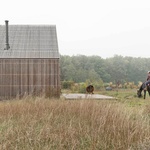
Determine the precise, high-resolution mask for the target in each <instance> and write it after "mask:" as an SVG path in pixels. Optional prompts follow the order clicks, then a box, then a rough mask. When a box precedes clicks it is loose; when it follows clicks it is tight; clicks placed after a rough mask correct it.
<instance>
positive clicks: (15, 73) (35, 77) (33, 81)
mask: <svg viewBox="0 0 150 150" xmlns="http://www.w3.org/2000/svg"><path fill="white" fill-rule="evenodd" d="M59 79H60V71H59V59H57V58H56V59H40V58H39V59H38V58H36V59H31V58H30V59H27V58H24V59H23V58H21V59H18V58H17V59H15V58H13V59H10V58H9V59H0V97H5V98H10V97H16V95H19V96H23V95H24V94H33V95H43V94H44V95H46V96H48V97H51V96H55V97H59V96H60V80H59Z"/></svg>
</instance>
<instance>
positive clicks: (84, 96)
mask: <svg viewBox="0 0 150 150" xmlns="http://www.w3.org/2000/svg"><path fill="white" fill-rule="evenodd" d="M62 96H63V97H64V98H65V99H68V100H71V99H72V100H74V99H98V100H111V99H116V98H114V97H111V96H106V95H100V94H81V93H70V94H62Z"/></svg>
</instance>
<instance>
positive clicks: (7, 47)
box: [5, 20, 10, 50]
mask: <svg viewBox="0 0 150 150" xmlns="http://www.w3.org/2000/svg"><path fill="white" fill-rule="evenodd" d="M8 22H9V21H8V20H5V26H6V47H5V50H8V49H9V48H10V46H9V36H8Z"/></svg>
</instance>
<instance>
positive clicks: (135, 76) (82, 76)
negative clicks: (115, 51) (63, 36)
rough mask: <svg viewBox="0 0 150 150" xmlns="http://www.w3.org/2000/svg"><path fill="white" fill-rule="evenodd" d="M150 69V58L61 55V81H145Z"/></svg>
mask: <svg viewBox="0 0 150 150" xmlns="http://www.w3.org/2000/svg"><path fill="white" fill-rule="evenodd" d="M148 70H150V59H149V58H141V57H139V58H134V57H123V56H120V55H115V56H114V57H111V58H106V59H104V58H101V57H100V56H85V55H76V56H68V55H61V57H60V71H61V81H74V82H75V83H81V82H86V81H87V80H89V81H90V82H93V81H100V82H104V83H109V82H113V83H118V84H119V83H121V84H122V83H125V82H134V83H135V84H138V82H139V81H141V82H144V81H145V80H146V77H147V71H148Z"/></svg>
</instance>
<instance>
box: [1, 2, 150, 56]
mask: <svg viewBox="0 0 150 150" xmlns="http://www.w3.org/2000/svg"><path fill="white" fill-rule="evenodd" d="M5 20H9V24H38V25H39V24H50V25H51V24H52V25H56V28H57V36H58V44H59V52H60V54H61V55H70V56H72V55H78V54H81V55H87V56H91V55H98V56H101V57H102V58H109V57H113V56H114V55H121V56H132V57H145V58H150V1H149V0H1V5H0V24H1V25H4V24H5V22H4V21H5Z"/></svg>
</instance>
